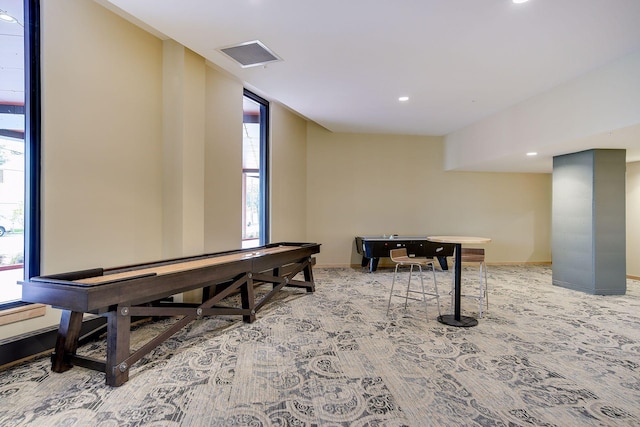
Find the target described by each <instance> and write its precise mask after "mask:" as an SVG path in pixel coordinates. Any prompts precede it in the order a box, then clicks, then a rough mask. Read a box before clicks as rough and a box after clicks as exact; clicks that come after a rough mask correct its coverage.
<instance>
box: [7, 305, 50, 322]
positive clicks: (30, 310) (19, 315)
mask: <svg viewBox="0 0 640 427" xmlns="http://www.w3.org/2000/svg"><path fill="white" fill-rule="evenodd" d="M46 310H47V306H46V305H44V304H29V305H24V306H22V307H16V308H10V309H7V310H2V311H0V325H8V324H9V323H15V322H20V321H22V320H27V319H33V318H34V317H40V316H44V315H45V313H46Z"/></svg>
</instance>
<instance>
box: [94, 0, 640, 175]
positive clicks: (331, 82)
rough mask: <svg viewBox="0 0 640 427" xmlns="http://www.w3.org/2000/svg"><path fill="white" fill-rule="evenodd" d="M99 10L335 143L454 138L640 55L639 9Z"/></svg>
mask: <svg viewBox="0 0 640 427" xmlns="http://www.w3.org/2000/svg"><path fill="white" fill-rule="evenodd" d="M97 1H99V2H101V3H103V4H104V3H107V2H108V3H109V4H111V5H115V7H113V6H111V7H110V8H111V9H112V10H115V11H117V10H121V14H122V15H123V16H125V17H128V19H131V17H134V18H135V20H137V21H139V22H143V23H144V24H145V25H146V26H148V27H151V28H154V29H155V30H156V31H157V32H159V33H161V34H164V35H166V36H167V37H169V38H171V39H173V40H175V41H177V42H178V43H181V44H183V45H184V46H186V47H188V48H189V49H191V50H193V51H194V52H196V53H198V54H200V55H201V56H203V57H204V58H206V59H207V60H208V61H210V62H211V63H213V64H215V65H217V66H218V67H220V68H222V69H224V70H226V71H227V72H229V73H231V74H233V75H235V76H236V77H237V78H238V79H239V80H241V81H242V82H243V83H244V84H245V85H246V86H247V87H249V88H251V89H253V90H256V91H257V93H258V94H260V95H262V96H264V97H265V98H267V99H270V100H275V101H278V102H280V103H282V104H284V105H285V106H287V107H288V108H290V109H291V110H293V111H296V112H298V113H299V114H300V115H302V116H303V117H306V118H309V119H310V120H313V121H315V122H317V123H318V124H320V125H321V126H323V127H325V128H327V129H329V130H331V131H334V132H356V133H378V134H408V135H447V134H450V133H452V132H454V131H457V130H460V129H462V128H465V127H467V126H469V125H471V124H473V123H476V122H479V121H482V120H484V119H486V118H487V117H490V116H491V115H493V114H495V113H497V112H500V111H503V110H505V109H507V108H510V107H513V106H514V105H517V104H519V103H521V102H523V101H525V100H529V99H531V98H533V97H535V96H537V95H538V94H541V93H544V92H547V91H550V90H552V89H553V88H555V87H557V86H559V85H562V84H566V83H567V82H570V81H572V80H573V79H576V78H578V77H580V76H582V75H584V74H586V73H589V72H591V71H593V70H595V69H598V68H600V67H604V66H606V65H607V64H610V63H612V62H613V61H616V60H618V59H620V58H623V57H625V56H628V55H630V54H632V53H634V52H638V51H640V25H639V24H638V23H639V22H640V0H606V1H605V0H562V1H558V0H553V1H549V0H530V1H528V2H526V3H523V4H514V3H513V2H512V0H482V1H479V0H456V1H451V0H403V1H391V0H379V1H373V2H372V1H371V0H348V1H345V0H323V1H317V2H306V1H299V0H269V1H267V0H233V1H231V0H189V1H182V2H181V1H175V0H97ZM247 40H261V41H262V42H264V44H266V45H267V46H269V47H270V48H271V49H273V50H274V51H275V52H278V55H280V56H281V57H282V58H283V59H284V60H282V61H278V62H275V63H273V65H269V66H268V67H244V68H243V67H239V66H238V63H237V62H236V61H234V60H231V59H230V57H229V56H227V55H225V54H224V53H222V51H221V50H220V49H221V48H224V47H229V46H234V45H236V44H238V43H242V42H244V41H247ZM639 78H640V77H639ZM400 96H408V97H409V100H408V101H406V102H402V103H401V102H398V98H399V97H400ZM496 150H499V147H496ZM496 158H498V156H496ZM525 170H526V168H525Z"/></svg>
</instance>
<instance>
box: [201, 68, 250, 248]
mask: <svg viewBox="0 0 640 427" xmlns="http://www.w3.org/2000/svg"><path fill="white" fill-rule="evenodd" d="M206 82H207V85H206V91H207V95H206V117H207V120H206V128H205V129H206V133H205V135H206V137H205V138H206V147H205V162H206V168H205V183H206V184H205V199H204V210H205V218H204V221H205V251H206V252H215V251H221V250H229V249H236V248H239V247H240V244H241V242H242V91H243V88H242V83H240V82H238V81H236V80H233V79H231V78H229V77H227V76H226V75H225V74H223V73H221V72H220V71H217V70H214V69H212V68H207V80H206Z"/></svg>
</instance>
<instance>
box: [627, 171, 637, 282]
mask: <svg viewBox="0 0 640 427" xmlns="http://www.w3.org/2000/svg"><path fill="white" fill-rule="evenodd" d="M626 190H627V206H626V209H627V212H626V219H627V275H630V276H634V277H640V221H638V218H639V217H640V162H633V163H627V184H626Z"/></svg>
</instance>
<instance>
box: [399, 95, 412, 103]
mask: <svg viewBox="0 0 640 427" xmlns="http://www.w3.org/2000/svg"><path fill="white" fill-rule="evenodd" d="M408 100H409V97H408V96H401V97H400V98H398V101H400V102H405V101H408Z"/></svg>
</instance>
